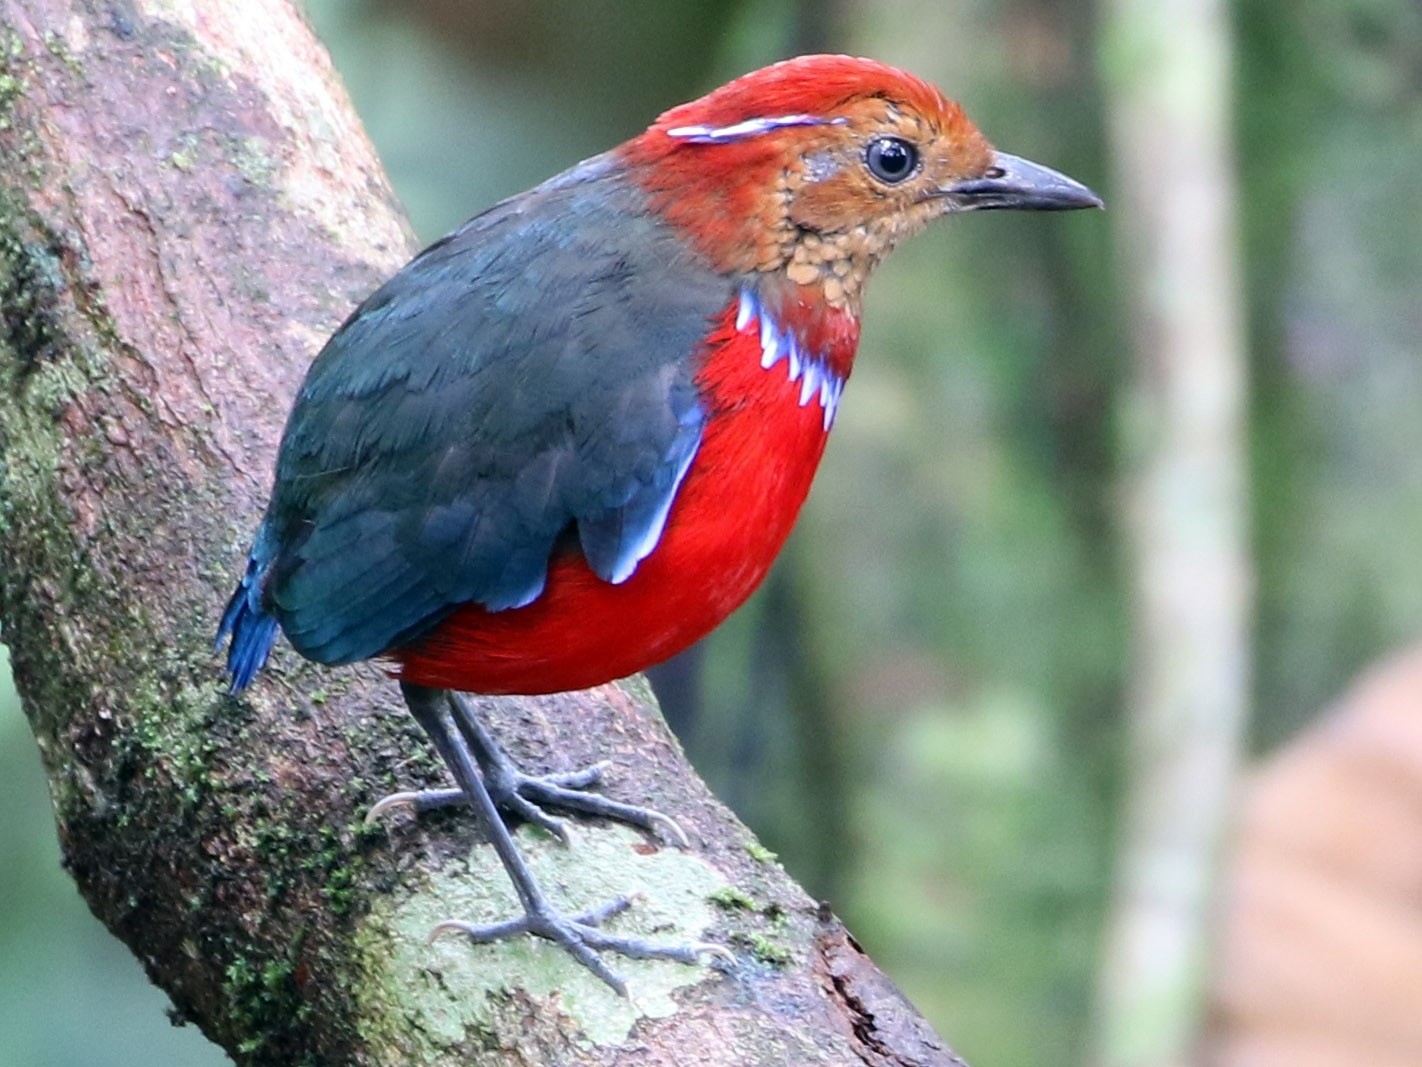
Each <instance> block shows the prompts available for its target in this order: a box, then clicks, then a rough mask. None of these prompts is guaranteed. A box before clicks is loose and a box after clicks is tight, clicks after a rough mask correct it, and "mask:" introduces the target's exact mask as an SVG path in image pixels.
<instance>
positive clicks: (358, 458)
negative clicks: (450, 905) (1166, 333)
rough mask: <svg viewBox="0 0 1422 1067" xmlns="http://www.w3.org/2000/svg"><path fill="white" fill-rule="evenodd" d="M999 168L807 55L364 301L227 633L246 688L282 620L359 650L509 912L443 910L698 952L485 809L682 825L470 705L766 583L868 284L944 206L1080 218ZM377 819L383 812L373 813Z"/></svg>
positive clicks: (500, 216)
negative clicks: (511, 907) (533, 763)
mask: <svg viewBox="0 0 1422 1067" xmlns="http://www.w3.org/2000/svg"><path fill="white" fill-rule="evenodd" d="M1099 206H1100V201H1099V200H1098V199H1097V197H1096V196H1095V195H1094V194H1093V193H1092V192H1091V191H1090V190H1088V189H1087V188H1085V187H1084V186H1082V185H1080V184H1078V183H1076V182H1074V181H1072V180H1071V179H1069V178H1067V177H1065V176H1063V175H1061V174H1058V173H1056V172H1055V171H1052V170H1048V169H1047V168H1045V167H1041V166H1038V165H1036V164H1034V163H1029V162H1027V161H1026V160H1023V159H1019V158H1017V157H1015V156H1010V155H1006V154H1004V153H1002V152H997V151H995V150H994V149H993V148H992V146H991V145H990V144H989V143H988V142H987V140H986V139H985V138H984V137H983V135H982V134H981V133H979V132H978V130H977V128H976V127H974V125H973V124H972V123H971V122H970V121H969V120H968V119H967V117H966V116H965V115H964V114H963V111H962V110H961V109H960V108H959V107H958V105H957V104H954V103H952V102H951V101H949V100H947V99H945V98H944V96H943V95H942V93H940V92H939V91H938V90H937V89H936V88H934V87H933V86H931V85H929V84H927V83H925V82H923V81H920V80H919V79H917V78H915V77H913V76H912V75H909V74H906V73H904V72H903V71H900V70H896V69H894V68H892V67H889V66H886V65H884V64H882V63H877V62H873V61H871V60H867V59H853V58H849V57H847V56H829V55H817V56H803V57H800V58H797V59H791V60H788V61H786V62H783V63H778V64H776V65H774V66H771V67H767V68H765V69H763V70H758V71H755V72H754V73H751V74H747V75H745V76H744V77H741V78H738V79H736V80H735V81H733V82H731V83H729V84H727V85H724V86H722V87H721V88H719V89H717V90H715V91H714V92H712V93H710V94H708V95H707V96H704V97H702V98H701V99H699V100H695V101H693V102H691V103H688V104H683V105H681V106H680V107H675V108H673V109H671V110H670V111H667V112H666V113H665V114H663V115H662V116H661V117H660V118H658V119H657V120H656V121H655V122H654V123H653V124H652V125H651V126H650V127H649V128H648V129H647V130H646V131H645V132H644V133H642V134H641V135H639V136H637V137H635V138H633V139H632V140H630V141H628V142H626V143H625V144H622V145H620V146H618V147H616V148H614V149H612V150H611V151H608V152H606V153H604V154H602V155H599V156H596V157H594V158H592V159H590V160H587V161H586V162H583V163H581V164H579V165H577V166H575V167H573V168H572V169H571V170H568V171H565V172H564V173H562V174H560V175H558V176H557V177H555V178H552V179H550V180H549V181H547V182H545V183H543V184H542V185H540V186H538V187H537V188H534V189H531V190H529V191H528V192H525V193H521V194H519V195H518V196H515V197H512V198H510V199H508V200H505V201H504V202H502V203H500V204H498V205H496V206H495V207H492V208H490V209H489V210H488V211H486V212H484V213H483V214H481V215H478V216H476V217H475V218H473V219H471V220H470V221H469V222H467V223H465V224H464V225H463V226H461V227H460V228H459V229H457V230H456V231H454V232H453V233H452V234H450V235H449V236H447V237H445V238H444V239H442V240H440V241H438V242H436V243H435V244H433V245H431V246H430V247H429V248H427V249H425V250H424V251H423V252H421V253H420V254H419V255H418V256H416V257H415V259H414V260H412V261H411V262H410V263H409V264H408V265H407V266H406V267H404V268H403V269H402V270H401V271H400V272H399V273H397V274H396V275H395V276H394V277H393V278H391V279H390V280H389V281H387V282H386V283H385V284H384V285H382V286H381V287H380V288H379V289H378V290H377V291H376V292H375V293H374V294H373V295H371V296H370V297H369V298H368V299H366V300H365V302H364V303H362V304H361V305H360V306H359V307H357V308H356V309H355V311H354V312H353V313H352V314H351V316H350V317H349V318H348V319H347V320H346V321H345V323H344V324H343V325H342V326H341V327H340V329H339V330H337V331H336V333H335V335H334V336H332V337H331V339H330V340H329V341H328V342H327V343H326V346H325V347H324V349H322V351H321V353H320V354H319V355H318V356H317V358H316V360H315V362H314V363H313V364H312V366H311V369H310V371H309V372H308V374H307V377H306V380H305V383H304V384H303V386H302V388H301V391H300V393H299V394H298V396H297V398H296V402H295V406H294V407H293V409H292V412H291V416H290V419H289V421H288V423H287V427H286V431H285V433H284V435H283V437H282V441H281V447H280V452H279V455H278V458H277V465H276V479H275V485H274V487H273V490H272V496H271V502H270V503H269V505H268V507H267V511H266V515H265V517H264V518H263V520H262V524H261V526H260V527H259V528H258V530H257V533H256V536H255V538H254V541H253V545H252V549H251V554H250V556H249V558H248V561H247V567H246V572H245V574H244V575H243V577H242V580H241V582H240V584H239V585H238V586H237V589H236V591H235V592H234V593H233V595H232V599H231V601H230V602H229V603H228V605H227V609H226V612H225V614H224V615H223V617H222V622H221V627H220V630H219V633H218V643H219V645H220V644H221V642H222V640H223V639H224V638H226V637H228V636H230V637H231V645H230V648H229V650H228V657H227V669H228V671H229V673H230V675H231V688H232V689H233V691H237V690H241V689H242V688H244V687H245V686H247V685H248V684H249V683H250V682H251V681H252V679H253V677H254V676H255V675H256V673H257V672H258V671H259V670H260V669H261V668H262V666H263V665H264V664H265V662H266V660H267V656H268V654H269V653H270V651H271V648H272V645H273V643H274V642H275V640H276V636H277V630H278V627H279V628H280V630H281V631H282V632H283V633H284V634H285V635H286V638H287V640H288V641H289V642H290V643H291V645H292V646H293V647H294V648H295V649H296V650H297V651H298V652H300V653H301V654H302V655H303V656H306V657H307V658H309V659H312V660H315V661H317V662H319V663H324V664H333V665H334V664H343V663H354V662H356V661H359V660H366V659H371V658H379V659H381V660H383V661H384V662H386V663H387V664H388V665H389V667H390V669H391V671H392V673H393V674H394V675H395V676H396V677H398V679H399V681H400V686H401V690H402V693H403V696H404V699H405V701H406V703H407V705H408V706H409V708H410V710H411V712H412V713H413V714H414V715H415V717H416V719H418V721H419V722H420V724H421V726H422V727H423V728H424V729H425V731H426V732H427V733H428V734H429V736H430V738H431V739H432V741H433V743H434V745H435V747H436V748H437V749H438V751H439V753H440V755H441V756H442V757H443V759H444V761H445V763H446V764H447V765H448V767H449V770H450V772H451V773H452V775H453V777H454V780H455V782H456V784H457V788H456V789H453V790H444V791H434V792H430V793H419V794H400V795H398V796H397V797H396V798H392V799H394V800H399V801H407V802H410V803H412V804H414V805H415V806H416V807H417V808H418V809H419V810H425V809H427V808H430V807H434V806H438V805H440V804H445V803H468V804H470V805H472V806H473V807H474V808H475V810H476V812H478V813H479V815H480V817H481V819H482V821H483V822H484V824H485V830H486V831H487V832H488V834H489V836H490V838H491V840H492V842H493V844H494V846H495V848H496V849H497V850H498V853H499V856H500V858H501V860H502V861H503V863H504V866H505V867H506V869H507V870H508V872H509V875H510V877H511V878H512V879H513V880H514V883H515V885H516V887H517V889H518V892H519V897H520V900H521V901H522V904H523V907H524V910H525V915H524V916H523V917H522V918H519V919H516V920H513V921H510V922H507V923H500V924H497V925H495V926H490V927H474V926H469V925H467V924H463V923H450V924H446V925H448V926H451V927H455V928H458V929H460V930H463V931H464V932H465V933H467V934H468V935H469V936H470V937H472V938H473V939H474V940H476V941H484V940H491V939H493V938H495V937H502V936H508V935H510V934H516V933H532V934H536V935H539V936H543V937H546V938H549V939H551V940H553V941H555V942H557V943H558V944H560V945H562V946H563V947H565V948H566V949H567V950H568V951H570V952H572V953H573V955H574V956H575V957H577V958H578V959H579V960H580V961H581V962H583V963H584V964H585V965H587V966H588V967H589V968H591V969H592V970H593V971H594V972H595V973H597V974H598V975H599V976H601V977H602V978H603V979H604V980H605V981H607V982H609V983H610V984H612V985H613V986H614V987H615V988H618V989H621V988H622V984H621V982H620V980H619V979H618V978H617V977H616V976H615V975H614V974H613V973H612V972H611V970H610V969H609V968H608V967H607V965H606V964H605V963H604V962H603V960H602V958H601V957H600V956H599V954H598V953H599V952H601V951H606V950H611V951H616V952H621V953H624V954H627V955H630V956H638V957H645V956H649V955H650V956H660V957H668V958H673V959H680V960H683V961H686V962H691V961H694V960H695V959H696V958H697V954H698V952H724V950H721V949H719V948H718V947H717V946H710V945H704V944H697V945H689V946H670V947H663V946H654V945H649V944H646V943H644V942H642V941H637V940H634V939H630V938H619V937H614V936H612V935H610V934H608V933H606V932H605V931H603V930H602V929H601V928H600V927H599V925H598V924H599V922H600V921H601V920H602V919H604V918H606V917H607V916H608V915H610V914H612V913H614V912H615V911H617V910H620V909H621V908H622V907H625V906H626V902H625V901H615V902H613V903H612V904H611V905H609V906H608V907H605V908H603V909H599V910H598V911H596V912H593V913H589V914H586V915H581V916H572V917H570V916H566V915H563V914H561V913H559V912H558V911H557V910H556V909H555V908H554V907H553V906H552V905H551V904H550V903H549V902H548V900H547V899H546V897H545V896H544V895H543V893H542V892H541V890H540V888H539V886H538V885H537V883H536V882H535V881H534V879H533V878H532V876H531V875H530V873H529V871H528V869H527V868H526V866H525V865H524V863H523V861H522V859H521V857H520V855H519V852H518V849H517V848H516V847H515V845H514V842H513V840H512V838H511V837H510V835H509V833H508V831H507V829H506V828H505V826H504V824H503V821H502V817H501V815H500V812H501V811H502V812H503V813H506V814H509V815H513V816H516V817H518V818H522V819H531V820H533V821H535V822H538V823H540V824H542V825H545V826H547V827H549V828H550V829H553V830H555V831H557V830H559V829H560V827H561V826H562V823H561V820H559V819H556V818H555V817H553V816H551V815H549V814H548V813H547V812H546V811H545V810H544V809H546V808H553V809H559V810H564V811H571V812H577V813H584V814H590V815H594V816H606V817H611V818H616V819H622V820H625V821H628V822H630V823H633V824H635V825H638V826H641V827H643V828H647V829H654V828H662V829H664V830H665V831H666V832H668V833H671V834H673V835H674V836H679V831H678V830H676V828H675V824H674V823H672V822H671V820H669V819H667V818H665V817H664V816H661V815H659V814H658V813H657V812H654V811H649V810H646V809H642V808H635V807H632V806H630V805H625V804H620V803H618V802H616V801H613V800H610V799H608V798H606V797H603V796H601V795H599V794H596V793H591V792H588V791H587V787H588V786H590V785H592V784H594V782H595V780H596V770H595V769H590V770H588V771H585V772H576V773H573V774H565V775H549V776H546V777H536V776H531V775H525V774H523V773H522V772H521V771H519V770H518V769H517V768H515V767H514V766H513V764H512V763H511V762H510V761H509V759H508V757H507V756H505V755H504V753H503V752H502V750H501V749H500V748H499V747H498V745H497V744H496V743H495V742H494V740H493V738H492V737H491V736H490V735H489V734H488V732H487V731H486V730H485V728H484V727H483V724H482V723H480V722H479V721H478V720H477V719H476V718H475V716H474V715H473V713H472V710H471V709H470V707H469V705H468V704H467V702H465V701H464V700H463V699H462V698H460V697H459V696H458V695H457V694H458V692H460V691H462V692H474V693H484V694H496V693H521V694H534V693H549V692H557V691H562V690H569V689H581V688H585V687H588V686H592V685H598V684H601V683H604V682H608V681H611V680H613V679H616V678H620V677H623V676H625V675H629V674H632V673H635V672H636V671H639V670H642V669H643V668H645V667H648V666H650V665H652V664H655V663H657V662H659V661H661V660H663V659H666V658H667V657H669V656H671V655H673V654H675V653H676V652H679V651H680V650H682V649H683V648H685V647H686V646H688V645H690V644H691V643H692V642H694V641H696V640H697V639H698V638H700V637H702V636H703V635H705V634H706V633H707V632H708V631H709V630H711V629H712V628H713V627H715V626H716V625H717V624H718V623H719V622H721V620H723V619H724V618H725V617H726V616H727V615H728V614H730V612H731V611H733V610H734V609H735V608H736V607H737V606H738V605H740V604H741V603H742V602H743V601H744V600H745V599H746V597H747V596H749V595H750V593H751V591H752V590H754V589H755V587H756V586H757V585H758V584H759V583H760V581H761V579H763V578H764V577H765V574H766V572H767V571H768V570H769V568H770V565H771V562H772V561H773V560H774V558H775V556H776V553H778V552H779V550H780V547H781V545H783V544H784V542H785V539H786V537H787V536H788V535H789V533H790V528H791V525H792V524H793V523H794V521H795V516H796V514H797V513H798V512H799V510H800V505H801V503H802V502H803V501H804V499H805V495H806V493H807V492H808V491H809V488H810V481H811V479H812V478H813V477H814V473H815V468H816V466H817V465H818V464H819V460H820V455H821V453H822V451H823V449H824V446H825V439H826V435H827V434H828V433H829V430H830V427H831V426H832V425H833V424H834V420H835V416H836V414H837V413H838V411H839V406H840V401H841V396H842V393H843V390H844V385H845V382H846V381H847V380H848V378H849V373H850V370H851V368H852V366H853V363H854V354H855V348H856V346H857V344H858V341H859V322H860V308H861V304H862V300H863V295H864V285H865V282H866V280H867V279H868V277H869V274H870V273H871V272H872V271H873V269H874V267H875V266H876V265H877V264H878V263H879V261H880V260H881V259H883V258H884V256H885V255H887V254H888V253H889V252H890V250H892V249H893V248H894V246H895V245H896V244H898V243H899V242H900V241H902V240H903V239H904V238H906V237H908V236H910V235H911V234H913V233H915V232H917V231H918V230H920V229H922V228H923V227H924V226H925V225H926V224H927V223H928V222H930V221H932V220H933V219H936V218H938V217H939V216H942V215H947V214H951V213H953V212H959V211H974V210H984V209H996V208H1026V209H1034V210H1063V209H1071V208H1084V207H1099ZM382 803H383V802H382Z"/></svg>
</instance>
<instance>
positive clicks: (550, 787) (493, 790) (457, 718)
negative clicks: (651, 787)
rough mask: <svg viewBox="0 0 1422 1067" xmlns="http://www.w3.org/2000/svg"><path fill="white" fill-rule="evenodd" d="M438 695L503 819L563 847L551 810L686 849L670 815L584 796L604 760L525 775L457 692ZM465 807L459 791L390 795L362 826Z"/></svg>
mask: <svg viewBox="0 0 1422 1067" xmlns="http://www.w3.org/2000/svg"><path fill="white" fill-rule="evenodd" d="M443 695H444V697H445V699H446V700H447V701H448V706H449V710H450V712H451V713H452V715H453V721H454V725H455V727H456V728H457V729H458V731H459V734H460V736H461V737H462V738H463V739H464V741H465V742H466V743H467V744H468V746H469V749H470V751H471V752H472V753H473V754H474V757H475V759H476V760H477V761H478V763H479V769H480V771H481V772H482V774H483V778H484V784H485V786H486V787H487V788H488V791H489V795H490V797H492V798H493V801H494V805H495V806H496V807H497V808H498V809H499V811H501V812H503V813H504V814H505V815H512V816H513V817H515V818H517V819H521V820H523V821H524V822H528V823H532V824H533V825H535V826H541V827H543V829H545V830H547V831H548V832H549V833H551V834H553V835H554V836H555V837H557V838H559V839H560V840H561V841H563V842H564V843H565V844H571V843H572V840H573V831H572V826H571V825H570V824H569V823H568V821H567V820H566V819H560V818H558V817H557V816H556V815H551V814H549V812H548V811H547V810H545V809H548V808H553V809H556V810H558V811H564V812H569V813H571V814H574V815H591V816H594V817H597V818H603V819H615V820H617V821H618V822H625V823H628V824H630V825H632V826H636V827H638V828H640V829H642V830H646V831H647V832H648V833H652V834H662V835H664V836H665V837H667V838H668V839H670V840H671V841H672V842H673V843H675V844H677V845H679V846H681V847H682V848H689V847H690V845H691V842H690V841H689V840H688V839H687V836H686V834H685V832H684V831H683V830H682V828H681V827H680V826H678V825H677V823H676V820H674V819H673V818H672V817H671V816H669V815H663V814H662V813H661V812H659V811H655V810H653V809H652V808H642V807H638V806H636V805H633V804H623V803H621V802H620V801H616V800H610V799H608V798H607V797H605V796H602V795H601V794H598V793H593V792H590V788H591V787H592V786H595V785H597V784H598V782H599V781H600V780H601V778H602V774H603V771H605V770H606V769H607V768H608V767H609V766H610V764H609V763H608V762H607V761H605V760H604V761H602V762H599V763H594V764H592V765H591V766H589V767H583V768H581V769H580V770H576V771H568V772H564V773H561V774H544V775H533V774H525V773H524V772H523V771H521V770H519V769H518V767H517V766H515V764H514V762H513V760H511V759H510V758H509V756H508V754H507V753H506V752H505V751H504V750H503V748H502V747H500V745H499V744H498V742H497V741H495V740H494V738H493V736H492V735H491V734H490V733H489V732H488V731H487V730H486V729H485V728H484V725H483V723H481V722H480V721H479V719H478V717H477V716H476V715H475V714H474V709H473V708H471V707H470V706H469V703H468V701H466V700H465V699H464V698H463V697H462V696H460V695H459V694H458V693H451V692H446V693H444V694H443ZM465 803H468V800H467V799H466V796H465V793H464V792H463V791H462V790H459V789H431V790H423V791H419V792H409V793H393V794H391V795H390V796H388V797H386V798H384V799H383V800H381V801H378V802H377V803H376V804H375V806H374V807H372V808H371V809H370V812H369V814H367V815H366V822H371V821H373V820H374V819H376V818H378V817H379V816H380V815H382V814H383V813H385V812H386V811H389V810H390V809H391V808H395V807H408V808H410V809H411V810H413V811H414V812H415V814H417V815H418V814H422V813H424V812H427V811H434V810H436V809H438V808H444V807H449V806H450V805H454V804H465Z"/></svg>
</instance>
